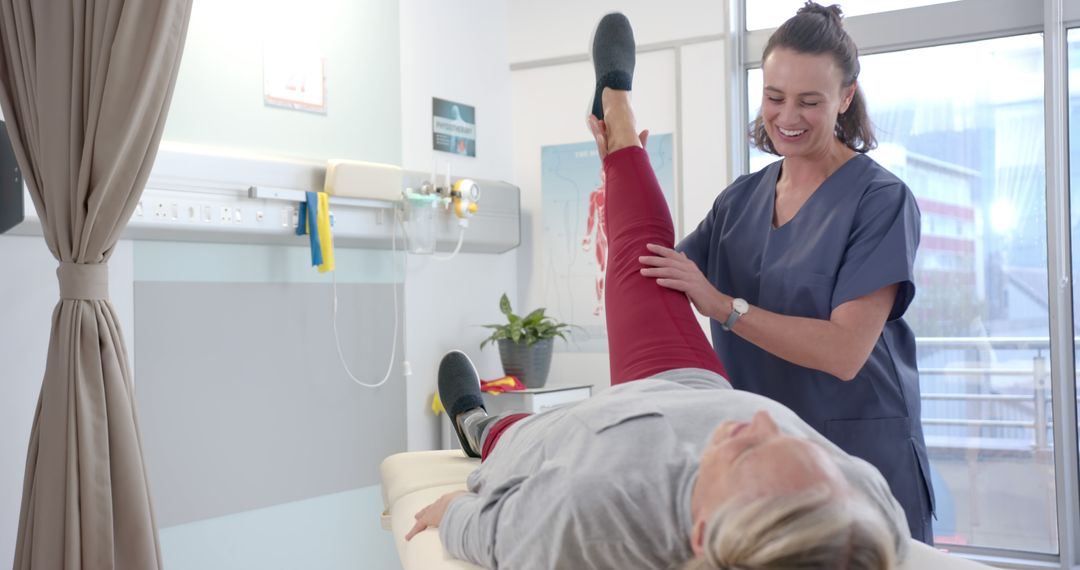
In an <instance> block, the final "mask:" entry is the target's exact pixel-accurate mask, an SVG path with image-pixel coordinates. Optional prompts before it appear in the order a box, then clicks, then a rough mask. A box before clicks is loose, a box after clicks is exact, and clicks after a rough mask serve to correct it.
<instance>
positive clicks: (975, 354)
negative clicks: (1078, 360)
mask: <svg viewBox="0 0 1080 570" xmlns="http://www.w3.org/2000/svg"><path fill="white" fill-rule="evenodd" d="M916 342H917V344H918V356H919V373H920V375H921V386H922V401H923V412H922V418H923V419H922V422H923V429H924V431H925V433H926V439H927V445H928V446H929V447H930V448H931V449H938V450H948V449H953V450H968V451H972V450H986V451H998V452H1033V453H1038V452H1043V451H1049V450H1050V449H1052V446H1053V437H1052V436H1051V431H1050V430H1051V429H1052V427H1053V423H1052V418H1051V409H1052V408H1051V405H1050V369H1049V364H1048V357H1049V353H1050V340H1049V338H1046V337H1043V338H1038V337H970V338H920V339H917V341H916ZM1074 375H1075V371H1074Z"/></svg>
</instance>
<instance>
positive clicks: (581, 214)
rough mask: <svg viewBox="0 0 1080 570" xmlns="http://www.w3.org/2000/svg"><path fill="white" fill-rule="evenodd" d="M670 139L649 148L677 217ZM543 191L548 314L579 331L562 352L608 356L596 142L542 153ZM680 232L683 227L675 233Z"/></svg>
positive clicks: (652, 141)
mask: <svg viewBox="0 0 1080 570" xmlns="http://www.w3.org/2000/svg"><path fill="white" fill-rule="evenodd" d="M674 142H675V141H674V137H673V136H672V135H671V134H670V133H667V134H654V135H651V136H649V140H648V143H647V144H646V146H645V150H646V151H647V152H648V153H649V162H650V163H651V164H652V167H653V171H654V172H656V178H657V181H658V182H660V187H661V188H662V189H663V192H664V197H665V198H666V199H667V203H668V210H669V211H672V212H674V211H675V151H674ZM540 168H541V174H540V192H541V194H542V207H543V215H542V220H543V234H542V235H543V241H542V243H543V245H542V246H541V250H540V251H541V256H542V260H543V261H542V267H543V268H544V271H543V276H542V277H541V278H540V279H541V283H542V285H541V290H542V293H541V295H542V297H541V299H542V302H541V305H542V306H544V307H547V309H548V314H549V315H554V316H556V317H558V318H559V320H561V321H564V322H567V323H572V324H574V325H576V326H574V327H572V328H570V329H568V331H567V332H568V333H569V334H568V335H567V342H565V343H562V342H557V343H555V350H556V351H559V352H607V350H608V346H607V317H606V316H605V315H604V285H605V283H604V272H605V271H606V269H607V228H606V227H605V223H604V205H605V202H606V198H605V196H606V195H605V192H604V183H603V180H602V179H601V171H602V167H601V163H600V155H599V153H598V152H597V151H596V142H595V141H589V142H582V143H571V144H560V145H552V146H544V147H541V155H540ZM677 230H678V228H676V235H678V232H677Z"/></svg>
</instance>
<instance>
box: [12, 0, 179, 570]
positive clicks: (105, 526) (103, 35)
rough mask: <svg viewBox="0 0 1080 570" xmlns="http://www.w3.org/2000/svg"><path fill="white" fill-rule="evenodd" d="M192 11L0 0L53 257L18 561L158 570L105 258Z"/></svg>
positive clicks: (24, 160)
mask: <svg viewBox="0 0 1080 570" xmlns="http://www.w3.org/2000/svg"><path fill="white" fill-rule="evenodd" d="M190 12H191V0H104V1H102V0H0V106H2V109H3V112H4V117H5V119H6V121H7V124H8V130H9V133H10V134H11V138H12V143H13V144H14V147H15V154H16V156H17V158H18V161H19V165H20V167H21V168H22V173H23V175H24V177H25V179H26V182H27V186H29V188H30V194H31V196H32V197H33V201H34V206H35V207H36V208H37V213H38V216H40V218H41V222H42V226H43V232H44V234H45V241H46V242H47V243H48V246H49V250H50V251H52V254H53V255H54V256H55V257H56V259H57V260H58V261H59V262H60V266H59V268H58V269H57V277H58V278H59V281H60V301H59V303H58V304H57V306H56V309H55V310H54V312H53V317H52V334H51V337H50V339H49V355H48V362H47V363H46V366H45V378H44V380H43V382H42V387H41V396H40V398H39V400H38V407H37V413H36V415H35V417H34V424H33V428H32V431H31V435H30V445H29V450H28V452H27V460H26V479H25V482H24V488H23V501H22V512H21V514H20V516H19V535H18V542H17V544H16V547H15V565H14V567H15V569H16V570H24V569H30V568H34V569H65V570H74V569H78V568H83V569H88V570H89V569H99V568H116V569H131V570H152V569H156V568H161V566H162V565H161V551H160V548H159V546H158V539H157V527H156V525H155V523H154V514H153V507H152V505H151V497H150V488H149V484H148V482H147V476H146V468H145V466H144V465H143V459H142V447H141V443H140V441H139V439H140V438H139V429H138V422H137V419H136V414H135V402H134V398H133V395H134V394H133V385H132V377H131V371H130V369H129V368H128V358H127V353H126V351H125V348H124V341H123V337H122V336H121V333H120V326H119V320H118V319H117V316H116V312H115V311H114V309H113V306H112V303H110V302H109V298H108V286H107V276H108V272H107V266H106V263H107V262H108V260H109V257H110V255H111V254H112V250H113V246H114V245H115V244H116V240H117V238H118V237H119V235H120V232H121V231H122V230H123V229H124V226H125V225H126V224H127V221H128V218H129V217H130V216H131V213H132V211H133V210H134V209H135V205H136V204H137V203H138V201H139V196H140V195H141V194H142V191H143V187H144V186H145V184H146V179H147V177H148V175H149V173H150V167H151V166H152V165H153V162H154V156H155V155H156V154H157V148H158V142H159V141H160V140H161V131H162V128H163V126H164V124H165V115H166V111H167V110H168V108H169V100H170V99H171V96H172V92H173V85H174V83H175V81H176V72H177V69H178V67H179V65H180V54H181V52H182V51H183V46H184V38H185V35H186V33H187V22H188V17H189V15H190ZM17 270H18V269H17V268H14V267H2V268H0V274H4V273H8V272H12V271H17ZM4 381H6V382H12V381H14V382H29V381H30V379H29V378H6V379H4Z"/></svg>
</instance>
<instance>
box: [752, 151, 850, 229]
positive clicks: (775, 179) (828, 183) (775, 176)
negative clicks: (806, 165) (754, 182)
mask: <svg viewBox="0 0 1080 570" xmlns="http://www.w3.org/2000/svg"><path fill="white" fill-rule="evenodd" d="M862 158H867V157H866V155H865V154H861V153H857V154H855V156H853V157H851V158H849V159H847V160H845V161H844V163H843V164H841V165H840V166H839V167H838V168H837V169H836V170H834V171H833V172H832V174H829V175H828V176H826V177H825V180H822V181H821V184H818V187H817V188H814V191H813V192H811V193H810V195H809V196H807V198H806V200H804V201H803V203H802V205H801V206H799V209H798V210H797V211H796V212H795V215H793V216H791V219H790V220H788V221H786V222H784V223H783V224H781V225H779V226H778V225H776V224H774V223H773V220H775V219H776V185H777V184H778V183H779V182H780V172H781V171H782V170H783V168H784V159H781V160H778V161H776V162H774V163H773V165H775V166H776V168H775V169H773V171H772V172H771V173H770V174H769V176H770V178H771V182H772V183H771V184H769V186H771V187H772V209H771V210H770V211H769V228H770V229H771V230H772V231H774V232H775V231H779V230H782V229H784V228H786V227H787V226H789V225H791V223H792V222H794V221H795V220H797V219H798V218H799V214H801V213H802V211H803V209H805V208H806V206H807V205H808V204H809V203H810V201H811V200H813V199H814V196H817V195H818V194H820V193H821V192H822V190H826V189H828V188H830V187H832V186H837V185H836V184H833V183H832V182H833V181H834V180H836V179H837V178H838V177H840V176H841V173H842V172H843V171H844V170H845V169H846V168H847V167H848V165H850V164H851V163H853V162H856V161H859V160H860V159H862ZM770 166H772V165H770Z"/></svg>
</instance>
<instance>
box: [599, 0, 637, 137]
mask: <svg viewBox="0 0 1080 570" xmlns="http://www.w3.org/2000/svg"><path fill="white" fill-rule="evenodd" d="M635 49H637V46H636V44H635V43H634V29H633V28H631V27H630V20H629V19H627V17H626V16H624V15H623V14H621V13H619V12H612V13H611V14H608V15H606V16H604V17H603V18H601V19H600V23H598V24H597V25H596V31H594V32H593V39H592V46H591V49H590V50H589V53H590V54H591V56H592V62H593V70H595V71H596V93H595V94H594V95H593V102H592V114H593V115H594V116H595V117H596V118H597V119H600V120H603V119H604V105H603V101H601V95H602V94H603V93H604V88H605V87H610V88H612V89H619V90H622V91H630V88H631V86H632V84H633V81H634V63H635V57H636V56H635Z"/></svg>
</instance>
